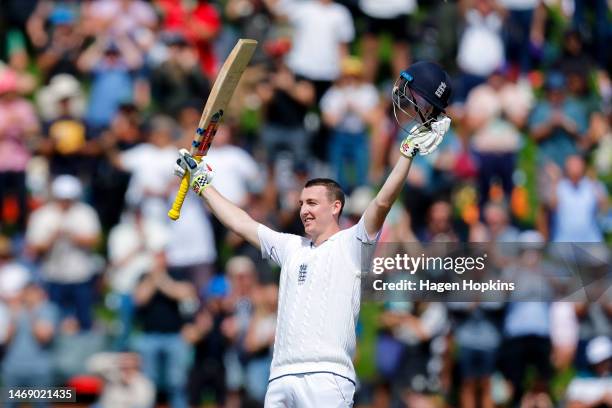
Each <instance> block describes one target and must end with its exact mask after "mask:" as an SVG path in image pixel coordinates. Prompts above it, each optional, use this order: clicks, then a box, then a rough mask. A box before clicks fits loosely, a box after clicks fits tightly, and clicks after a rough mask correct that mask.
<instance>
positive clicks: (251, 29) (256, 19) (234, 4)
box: [224, 0, 276, 65]
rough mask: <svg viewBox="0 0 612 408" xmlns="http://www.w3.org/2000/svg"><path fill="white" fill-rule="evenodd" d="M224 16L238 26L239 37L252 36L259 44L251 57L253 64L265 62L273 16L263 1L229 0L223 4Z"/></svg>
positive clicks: (271, 35)
mask: <svg viewBox="0 0 612 408" xmlns="http://www.w3.org/2000/svg"><path fill="white" fill-rule="evenodd" d="M224 11H225V13H224V17H226V18H227V19H228V20H229V22H230V23H231V24H235V25H237V26H238V28H239V30H240V32H239V35H240V38H252V39H254V40H257V42H258V43H259V44H260V46H259V47H257V48H256V49H255V53H254V54H253V57H252V58H251V63H252V64H253V65H258V64H262V63H265V62H267V60H268V56H267V55H266V52H267V51H266V50H265V48H266V44H267V42H274V40H273V37H274V34H275V28H276V26H275V24H274V16H273V15H272V13H271V12H270V10H268V6H267V4H266V2H265V1H261V0H229V1H228V2H227V3H226V5H225V10H224ZM261 45H263V46H261Z"/></svg>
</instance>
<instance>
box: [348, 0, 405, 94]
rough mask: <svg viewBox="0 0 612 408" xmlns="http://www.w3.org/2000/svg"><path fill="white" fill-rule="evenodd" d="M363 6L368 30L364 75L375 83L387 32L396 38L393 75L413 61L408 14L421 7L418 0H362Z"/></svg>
mask: <svg viewBox="0 0 612 408" xmlns="http://www.w3.org/2000/svg"><path fill="white" fill-rule="evenodd" d="M359 9H360V10H361V12H362V13H363V14H364V16H365V23H366V24H365V26H366V29H365V33H364V36H363V63H364V73H363V76H364V78H365V80H366V81H368V82H371V83H374V82H376V79H377V73H378V64H379V58H380V52H379V45H380V44H379V42H380V35H381V34H382V33H387V34H390V35H391V38H392V39H393V50H392V52H391V67H392V70H391V71H392V75H391V76H392V77H398V76H399V74H400V72H401V71H402V70H403V69H404V68H406V67H407V66H408V65H410V46H409V44H408V41H409V40H410V33H409V29H410V28H412V27H411V24H408V22H407V20H408V16H409V15H411V14H413V13H414V12H415V11H416V9H417V2H416V0H401V1H394V2H390V1H382V2H381V1H377V0H359Z"/></svg>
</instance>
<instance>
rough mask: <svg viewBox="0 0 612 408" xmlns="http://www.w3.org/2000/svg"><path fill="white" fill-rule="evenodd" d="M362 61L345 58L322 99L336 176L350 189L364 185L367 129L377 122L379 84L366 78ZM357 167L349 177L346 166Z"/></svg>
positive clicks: (324, 121) (322, 111)
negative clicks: (334, 81)
mask: <svg viewBox="0 0 612 408" xmlns="http://www.w3.org/2000/svg"><path fill="white" fill-rule="evenodd" d="M362 75H363V63H362V62H361V60H360V59H358V58H356V57H346V58H344V59H343V60H342V63H341V75H340V78H339V79H338V80H337V81H336V83H335V84H334V85H332V87H331V88H329V89H328V90H327V92H325V94H324V95H323V98H322V99H321V103H320V106H321V113H322V115H323V123H325V125H327V126H328V127H329V128H330V129H331V139H330V141H329V145H328V153H329V162H330V163H331V164H332V168H333V170H334V173H335V179H336V181H338V183H339V184H340V185H341V186H343V187H344V188H345V189H347V190H348V191H352V190H353V188H355V187H358V186H362V185H365V184H366V183H367V181H368V180H367V177H368V167H369V162H370V160H369V156H370V154H369V146H370V141H369V137H368V128H369V127H370V126H373V125H374V119H375V117H376V114H375V113H376V108H377V107H378V104H379V99H380V98H379V96H378V91H377V90H376V87H375V86H374V85H373V84H371V83H368V82H365V81H364V80H363V77H362ZM351 167H352V168H354V172H355V178H354V179H353V180H350V179H349V177H348V174H349V171H348V169H347V168H351Z"/></svg>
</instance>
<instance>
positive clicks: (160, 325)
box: [134, 254, 197, 408]
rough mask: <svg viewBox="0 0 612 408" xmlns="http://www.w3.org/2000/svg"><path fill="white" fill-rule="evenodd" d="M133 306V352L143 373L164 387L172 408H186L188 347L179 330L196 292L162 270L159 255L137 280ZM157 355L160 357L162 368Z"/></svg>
mask: <svg viewBox="0 0 612 408" xmlns="http://www.w3.org/2000/svg"><path fill="white" fill-rule="evenodd" d="M134 303H135V305H136V307H137V318H138V320H137V321H138V323H140V325H141V329H142V333H141V334H140V335H139V336H138V337H136V338H135V341H134V349H135V350H136V351H137V352H138V353H139V354H140V356H141V358H142V364H143V371H144V373H145V375H146V376H147V377H148V378H149V379H150V380H151V381H153V382H155V384H156V386H158V387H161V386H162V385H164V386H165V389H166V391H167V393H168V399H169V402H170V406H171V407H172V408H186V407H187V396H186V386H187V370H188V368H189V359H190V351H191V347H190V346H189V345H188V344H187V342H186V341H185V339H184V338H183V337H182V335H181V330H182V329H183V327H184V323H185V321H186V319H187V318H188V317H190V316H189V315H190V314H192V313H193V312H195V307H197V295H196V289H195V287H194V286H193V285H192V284H191V283H190V282H189V281H188V280H187V277H186V276H184V275H181V274H180V273H174V272H172V271H168V270H167V269H166V265H165V260H164V256H163V254H162V255H158V256H157V257H156V259H155V262H154V264H153V266H152V267H151V269H150V270H149V271H148V273H147V274H145V275H144V276H142V278H141V279H140V282H139V283H138V285H137V286H136V289H135V290H134ZM194 306H195V307H194ZM160 355H161V356H163V357H164V360H163V362H164V364H165V365H164V366H163V367H162V366H160V360H159V357H160ZM162 373H163V374H164V375H165V377H164V378H162V377H161V375H162Z"/></svg>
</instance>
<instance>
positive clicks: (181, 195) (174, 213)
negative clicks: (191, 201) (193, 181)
mask: <svg viewBox="0 0 612 408" xmlns="http://www.w3.org/2000/svg"><path fill="white" fill-rule="evenodd" d="M188 191H189V174H185V175H184V176H183V179H182V180H181V185H180V187H179V189H178V191H177V192H176V197H174V203H172V208H170V211H168V217H170V219H171V220H172V221H176V220H178V218H179V217H180V216H181V207H182V206H183V201H185V196H186V195H187V192H188Z"/></svg>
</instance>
